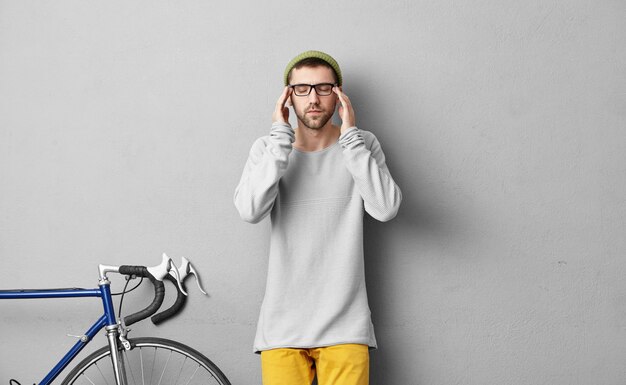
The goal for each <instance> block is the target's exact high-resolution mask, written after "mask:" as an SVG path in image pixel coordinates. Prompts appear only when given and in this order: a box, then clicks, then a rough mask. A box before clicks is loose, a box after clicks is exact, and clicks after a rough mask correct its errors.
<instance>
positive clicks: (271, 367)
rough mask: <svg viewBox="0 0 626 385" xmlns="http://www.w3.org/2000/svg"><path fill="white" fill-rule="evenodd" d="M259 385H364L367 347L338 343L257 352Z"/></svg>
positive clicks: (365, 380)
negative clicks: (315, 380)
mask: <svg viewBox="0 0 626 385" xmlns="http://www.w3.org/2000/svg"><path fill="white" fill-rule="evenodd" d="M261 370H262V374H263V385H311V383H312V382H313V378H314V377H315V375H316V374H317V383H318V385H368V384H369V348H368V346H367V345H361V344H341V345H333V346H326V347H321V348H307V349H292V348H288V349H283V348H280V349H271V350H264V351H262V352H261Z"/></svg>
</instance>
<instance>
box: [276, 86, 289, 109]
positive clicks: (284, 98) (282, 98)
mask: <svg viewBox="0 0 626 385" xmlns="http://www.w3.org/2000/svg"><path fill="white" fill-rule="evenodd" d="M290 91H291V88H290V87H288V86H285V89H283V93H282V94H281V95H280V97H279V98H278V101H277V102H276V104H279V105H280V106H281V107H282V106H284V105H285V102H286V101H287V98H288V97H289V94H290V93H291V92H290Z"/></svg>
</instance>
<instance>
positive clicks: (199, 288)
mask: <svg viewBox="0 0 626 385" xmlns="http://www.w3.org/2000/svg"><path fill="white" fill-rule="evenodd" d="M189 273H190V274H193V276H194V277H196V284H197V285H198V290H200V292H202V294H204V295H208V294H207V292H206V291H204V289H203V288H202V284H201V283H200V276H199V275H198V272H197V271H196V269H194V268H193V266H192V265H191V263H189Z"/></svg>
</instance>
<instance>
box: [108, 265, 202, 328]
mask: <svg viewBox="0 0 626 385" xmlns="http://www.w3.org/2000/svg"><path fill="white" fill-rule="evenodd" d="M107 272H116V273H120V274H124V275H135V276H138V277H145V278H148V279H149V280H150V282H152V284H153V285H154V299H153V300H152V303H151V304H150V305H148V307H146V308H145V309H143V310H141V311H139V312H137V313H134V314H131V315H128V316H126V317H124V324H125V325H126V326H130V325H132V324H134V323H135V322H138V321H141V320H143V319H146V318H148V317H150V316H152V315H154V314H155V313H156V312H157V311H158V310H159V308H160V307H161V305H162V304H163V299H164V298H165V285H164V284H163V279H164V278H166V279H168V280H169V281H171V282H172V283H173V284H174V287H175V288H176V291H177V295H176V302H174V304H173V305H172V306H171V307H170V308H169V309H166V310H164V311H163V312H161V313H158V314H156V315H154V316H153V317H152V323H153V324H155V325H158V324H160V323H162V322H163V321H165V320H166V319H169V318H171V317H173V316H174V315H176V314H177V313H178V312H180V311H181V310H182V308H183V307H184V305H185V303H186V300H187V298H186V297H187V292H186V289H185V287H184V283H183V282H184V281H185V279H186V278H187V277H188V276H189V275H193V276H194V277H195V278H196V283H197V285H198V288H199V289H200V291H201V292H202V293H203V294H205V295H207V293H206V292H205V291H204V289H203V288H202V285H201V283H200V277H199V276H198V273H197V272H196V270H195V269H194V268H193V266H192V265H191V263H190V262H189V260H187V258H184V257H183V258H182V264H181V267H180V269H177V268H176V266H175V265H174V262H173V261H172V259H171V258H169V257H168V256H167V255H166V254H165V253H163V260H162V262H161V263H160V264H159V265H157V266H153V267H146V266H128V265H124V266H119V267H118V266H107V265H100V278H101V279H106V273H107Z"/></svg>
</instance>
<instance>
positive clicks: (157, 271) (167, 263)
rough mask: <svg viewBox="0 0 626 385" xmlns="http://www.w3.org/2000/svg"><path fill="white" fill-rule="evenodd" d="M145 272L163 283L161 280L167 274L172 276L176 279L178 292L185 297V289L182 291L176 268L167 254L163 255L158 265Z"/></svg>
mask: <svg viewBox="0 0 626 385" xmlns="http://www.w3.org/2000/svg"><path fill="white" fill-rule="evenodd" d="M147 270H148V272H149V273H150V274H152V276H153V277H154V278H156V279H157V280H159V281H163V278H165V276H166V275H167V274H168V273H170V274H172V275H173V276H174V278H175V279H176V283H177V284H178V288H179V289H180V291H181V292H182V293H183V294H185V295H187V292H186V291H185V289H183V286H182V285H181V280H180V275H179V274H178V268H177V267H176V265H175V264H174V261H172V258H170V257H168V256H167V254H165V253H163V259H162V261H161V263H160V264H159V265H157V266H153V267H148V268H147Z"/></svg>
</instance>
